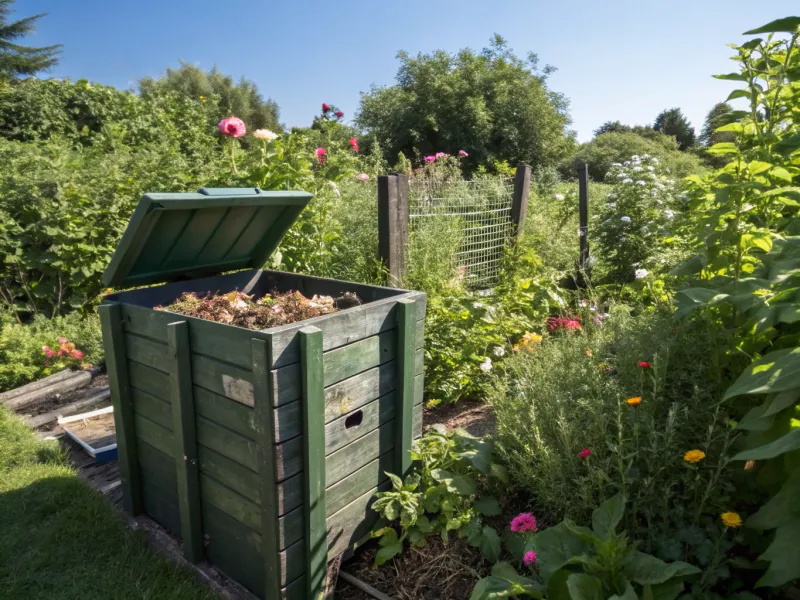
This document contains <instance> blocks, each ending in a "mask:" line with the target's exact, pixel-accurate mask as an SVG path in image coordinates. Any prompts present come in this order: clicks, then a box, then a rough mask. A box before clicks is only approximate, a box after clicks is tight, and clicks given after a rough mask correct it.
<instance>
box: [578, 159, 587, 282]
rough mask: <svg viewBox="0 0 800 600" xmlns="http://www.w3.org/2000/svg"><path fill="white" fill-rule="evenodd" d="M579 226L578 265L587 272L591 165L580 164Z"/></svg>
mask: <svg viewBox="0 0 800 600" xmlns="http://www.w3.org/2000/svg"><path fill="white" fill-rule="evenodd" d="M578 226H579V229H578V231H579V234H580V258H579V261H578V266H579V268H580V270H581V271H582V272H583V273H585V272H586V271H587V270H588V267H589V166H588V165H587V164H586V163H581V164H580V165H578Z"/></svg>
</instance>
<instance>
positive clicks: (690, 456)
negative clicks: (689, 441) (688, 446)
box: [683, 450, 706, 463]
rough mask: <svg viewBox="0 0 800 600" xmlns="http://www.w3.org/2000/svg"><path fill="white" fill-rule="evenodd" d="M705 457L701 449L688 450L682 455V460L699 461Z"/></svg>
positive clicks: (688, 461)
mask: <svg viewBox="0 0 800 600" xmlns="http://www.w3.org/2000/svg"><path fill="white" fill-rule="evenodd" d="M705 457H706V453H705V452H703V451H702V450H689V451H688V452H687V453H686V454H684V455H683V460H685V461H686V462H687V463H699V462H700V461H701V460H703V459H704V458H705Z"/></svg>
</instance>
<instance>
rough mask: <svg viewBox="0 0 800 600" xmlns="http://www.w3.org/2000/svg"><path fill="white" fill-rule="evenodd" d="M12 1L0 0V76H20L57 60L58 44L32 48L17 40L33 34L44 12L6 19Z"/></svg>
mask: <svg viewBox="0 0 800 600" xmlns="http://www.w3.org/2000/svg"><path fill="white" fill-rule="evenodd" d="M14 2H15V0H0V77H20V76H26V75H34V74H36V73H38V72H39V71H45V70H47V69H49V68H51V67H53V66H55V65H56V64H57V63H58V55H59V54H60V53H61V45H60V44H58V45H55V46H43V47H41V48H34V47H32V46H22V45H20V44H17V43H16V41H17V40H19V39H20V38H23V37H25V36H26V35H28V34H30V33H32V32H33V31H34V30H35V29H36V22H37V21H38V20H39V19H41V18H42V17H43V16H45V15H44V13H43V14H39V15H34V16H32V17H26V18H24V19H20V20H19V21H9V17H10V15H11V12H12V11H11V5H12V4H14Z"/></svg>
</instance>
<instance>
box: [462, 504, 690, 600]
mask: <svg viewBox="0 0 800 600" xmlns="http://www.w3.org/2000/svg"><path fill="white" fill-rule="evenodd" d="M624 510H625V500H624V497H623V496H622V495H621V494H617V495H616V496H614V497H612V498H609V499H608V500H606V501H605V502H604V503H603V504H601V505H600V506H599V507H598V508H597V509H596V510H595V511H594V512H593V513H592V528H591V529H589V528H587V527H580V526H576V525H574V524H573V523H572V522H570V521H564V522H563V523H560V524H559V525H556V526H555V527H551V528H550V529H545V530H544V531H542V532H540V533H535V534H533V535H531V536H530V538H529V541H528V542H527V544H526V545H525V547H524V550H523V552H524V553H525V554H524V555H526V556H527V557H528V560H527V562H528V563H529V566H531V567H532V566H533V565H534V564H535V565H536V571H537V573H536V574H534V576H533V577H520V576H519V575H517V573H516V571H515V570H514V568H513V567H512V566H511V565H510V564H507V563H505V564H503V563H501V564H498V565H496V566H495V568H494V569H492V575H491V576H490V577H487V578H485V579H482V580H480V581H479V582H478V584H477V585H476V586H475V589H474V590H473V592H472V595H471V596H470V600H489V599H490V598H500V597H507V596H510V595H519V596H528V597H532V598H540V599H541V598H545V597H547V598H550V599H551V600H554V599H557V598H572V599H573V600H579V599H583V598H598V599H599V598H626V599H631V600H633V599H634V598H660V599H663V600H674V599H675V598H677V597H678V596H679V595H680V594H681V593H683V590H684V586H685V584H684V580H685V579H686V578H687V577H691V576H693V575H697V574H699V573H700V569H698V568H697V567H694V566H692V565H689V564H686V563H683V562H680V561H677V562H672V563H669V564H667V563H665V562H664V561H662V560H659V559H658V558H655V557H654V556H650V555H648V554H645V553H644V552H639V551H637V550H636V547H635V545H633V544H631V543H629V541H628V537H627V536H626V535H625V534H624V533H619V532H617V526H618V525H619V523H620V521H621V520H622V516H623V513H624ZM521 562H522V561H521ZM545 593H546V594H547V595H546V596H545Z"/></svg>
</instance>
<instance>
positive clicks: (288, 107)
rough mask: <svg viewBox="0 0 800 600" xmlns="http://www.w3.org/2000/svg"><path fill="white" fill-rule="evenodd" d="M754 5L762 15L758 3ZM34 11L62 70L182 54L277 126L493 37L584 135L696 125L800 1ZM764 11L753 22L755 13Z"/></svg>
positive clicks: (167, 3) (110, 3) (37, 4)
mask: <svg viewBox="0 0 800 600" xmlns="http://www.w3.org/2000/svg"><path fill="white" fill-rule="evenodd" d="M756 6H757V8H758V10H757V11H756V10H754V7H756ZM15 8H16V13H15V15H14V16H15V17H17V18H18V17H23V16H28V15H31V14H36V13H39V12H47V13H49V15H48V16H47V17H45V18H44V19H42V20H41V21H40V24H39V28H38V31H37V32H36V34H35V35H33V36H31V37H29V38H28V39H27V40H26V43H28V44H31V45H49V44H56V43H60V44H63V45H64V53H63V57H62V60H61V63H60V65H59V66H58V67H56V68H55V69H54V70H53V71H52V73H51V75H52V76H54V77H70V78H72V79H78V78H86V79H89V80H91V81H97V82H100V83H105V84H109V85H114V86H117V87H120V88H132V87H133V86H134V82H135V81H136V80H137V79H138V78H140V77H143V76H146V75H152V76H157V75H159V74H160V73H163V71H164V70H165V68H166V67H167V66H176V65H177V64H178V61H179V60H184V61H186V62H190V63H193V64H196V65H198V66H200V67H203V68H210V67H212V66H213V65H217V66H218V67H219V69H220V70H221V71H223V72H225V73H228V74H230V75H233V76H235V77H237V78H238V77H239V76H242V75H244V76H246V77H248V78H249V79H252V80H253V81H255V82H256V84H257V85H258V87H259V89H260V90H261V91H262V92H263V93H264V95H265V96H269V97H271V98H273V99H274V100H276V101H277V102H278V104H279V105H280V109H281V121H282V122H283V123H285V124H287V125H289V126H293V125H309V124H310V123H311V120H312V119H313V117H314V115H315V114H316V113H317V111H318V110H319V105H320V103H321V102H323V101H326V102H329V103H334V104H336V105H338V106H340V107H341V108H342V109H343V110H344V111H345V113H346V114H347V117H351V116H352V115H353V114H354V112H355V111H356V110H357V108H358V103H359V92H361V91H367V90H369V88H370V86H371V85H372V84H377V85H389V84H392V83H393V81H394V76H395V74H396V72H397V66H398V62H397V59H396V54H397V51H398V50H401V49H402V50H407V51H409V52H410V53H412V54H416V53H418V52H430V51H432V50H435V49H444V50H447V51H450V52H454V51H457V50H459V49H461V48H465V47H471V48H474V49H480V48H483V47H484V46H485V45H487V43H488V41H489V39H490V38H491V36H492V35H493V34H494V33H499V34H500V35H502V36H503V37H504V38H506V39H507V40H508V42H509V45H510V46H511V48H513V49H514V51H515V52H516V53H517V54H518V55H519V56H525V55H526V54H527V53H528V52H530V51H533V52H536V53H537V54H538V55H539V58H540V60H541V64H551V65H553V66H555V67H557V68H558V71H557V72H556V73H555V74H553V75H552V76H551V79H550V85H551V87H552V88H553V89H554V90H556V91H559V92H562V93H564V94H566V96H567V97H568V98H569V99H570V105H571V108H570V112H571V115H572V118H573V126H572V127H573V128H574V129H575V130H576V131H577V132H578V137H579V139H580V140H582V141H585V140H587V139H589V138H591V135H592V130H593V129H595V128H596V127H597V126H599V125H600V124H601V123H603V122H604V121H607V120H620V121H622V122H624V123H629V124H637V123H638V124H646V123H650V122H652V120H653V119H654V118H655V116H656V114H658V113H659V112H660V111H661V110H662V109H664V108H671V107H674V106H679V107H681V108H682V109H683V111H684V112H685V113H686V115H687V116H688V117H689V120H690V121H691V122H692V124H693V125H694V126H695V127H696V128H697V129H698V131H699V129H700V127H701V126H702V121H703V118H704V116H705V114H706V112H707V111H708V110H709V109H710V108H711V106H712V105H713V104H714V103H715V102H718V101H721V100H724V99H725V97H726V96H727V94H728V92H729V91H730V89H732V88H731V84H730V83H729V82H723V81H717V80H715V79H712V78H711V75H712V74H713V73H724V72H730V71H731V70H732V67H733V64H732V63H731V62H730V61H729V60H728V57H729V56H730V55H731V50H730V49H729V48H727V47H726V46H725V44H726V43H728V42H741V41H744V39H745V38H743V37H742V36H741V33H742V32H743V31H746V30H748V29H752V28H754V27H757V26H759V25H763V24H764V23H767V22H769V21H771V20H773V19H776V18H780V17H785V16H790V15H795V14H797V13H800V6H798V2H797V0H769V1H768V2H758V3H756V2H753V1H752V0H749V1H744V0H658V1H657V0H570V1H569V2H564V1H562V2H554V1H547V2H545V1H539V0H528V1H522V0H517V1H510V0H461V1H459V2H449V1H444V0H438V1H436V0H428V1H427V2H422V1H420V0H404V1H403V2H387V1H385V0H381V1H378V0H372V1H371V2H369V1H367V0H361V1H358V0H341V1H338V2H336V1H330V2H324V3H323V2H312V1H309V0H283V1H280V2H276V1H274V0H273V1H271V2H270V1H267V0H226V1H224V2H223V1H220V0H160V1H155V0H135V1H134V2H122V1H118V0H72V1H67V0H18V2H17V4H16V5H15ZM756 12H758V13H759V16H755V17H754V16H753V14H754V13H756Z"/></svg>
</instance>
